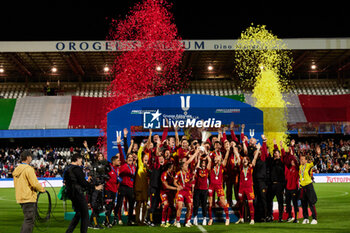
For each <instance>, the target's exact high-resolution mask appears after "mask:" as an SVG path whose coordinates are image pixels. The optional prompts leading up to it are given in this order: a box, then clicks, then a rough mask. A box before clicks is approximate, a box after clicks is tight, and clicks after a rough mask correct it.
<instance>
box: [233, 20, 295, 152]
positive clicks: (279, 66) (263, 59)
mask: <svg viewBox="0 0 350 233" xmlns="http://www.w3.org/2000/svg"><path fill="white" fill-rule="evenodd" d="M292 62H293V59H292V56H291V51H290V50H288V48H287V46H286V45H285V44H284V43H283V41H282V40H281V39H278V38H277V36H275V35H273V34H272V33H271V32H269V31H268V30H267V29H266V26H260V25H258V26H256V27H255V26H254V25H252V26H250V27H249V28H248V29H247V30H246V31H244V32H242V34H241V38H239V40H238V42H237V45H236V54H235V64H236V65H235V70H236V72H237V74H238V75H239V77H240V78H241V81H242V88H246V87H249V88H252V89H253V94H252V97H253V98H254V99H255V107H257V108H259V109H261V110H262V111H263V113H264V134H265V135H266V137H267V138H268V139H269V140H268V147H269V148H270V149H273V139H275V140H276V141H277V142H280V141H283V142H284V143H287V140H288V135H287V134H286V132H287V116H288V112H287V107H286V102H285V101H284V100H283V95H282V94H283V93H284V92H285V91H286V90H287V89H288V87H289V86H290V84H289V79H288V78H289V76H290V74H291V72H292Z"/></svg>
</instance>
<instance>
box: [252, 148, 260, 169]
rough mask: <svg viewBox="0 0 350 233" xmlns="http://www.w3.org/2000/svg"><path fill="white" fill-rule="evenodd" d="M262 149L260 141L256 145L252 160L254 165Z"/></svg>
mask: <svg viewBox="0 0 350 233" xmlns="http://www.w3.org/2000/svg"><path fill="white" fill-rule="evenodd" d="M260 149H261V145H260V143H258V144H257V145H256V150H255V151H254V158H253V161H252V165H253V167H255V164H256V160H257V159H258V156H259V153H260Z"/></svg>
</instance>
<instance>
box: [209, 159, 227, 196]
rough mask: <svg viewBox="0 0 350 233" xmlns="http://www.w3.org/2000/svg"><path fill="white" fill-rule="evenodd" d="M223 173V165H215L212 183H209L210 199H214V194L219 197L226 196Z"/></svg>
mask: <svg viewBox="0 0 350 233" xmlns="http://www.w3.org/2000/svg"><path fill="white" fill-rule="evenodd" d="M223 173H224V168H223V166H222V165H215V166H214V167H213V168H212V169H211V171H210V182H209V190H208V191H209V197H212V196H213V194H214V192H215V193H217V195H218V197H222V196H225V193H224V189H223V187H222V186H223V177H224V176H223Z"/></svg>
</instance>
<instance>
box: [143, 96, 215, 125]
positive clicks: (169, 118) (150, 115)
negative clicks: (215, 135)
mask: <svg viewBox="0 0 350 233" xmlns="http://www.w3.org/2000/svg"><path fill="white" fill-rule="evenodd" d="M190 100H191V96H180V107H181V109H182V110H183V111H184V112H183V114H178V113H174V114H168V115H166V114H163V113H161V112H160V110H159V109H157V110H154V111H144V112H143V128H144V129H160V128H161V127H163V128H170V127H178V128H188V127H197V128H201V127H205V128H207V127H210V128H213V127H214V128H220V127H221V120H216V119H215V118H208V119H206V120H204V119H200V117H199V116H192V115H189V114H188V110H189V109H190ZM165 118H166V119H165Z"/></svg>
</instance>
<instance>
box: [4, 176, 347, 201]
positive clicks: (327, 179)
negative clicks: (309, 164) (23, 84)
mask: <svg viewBox="0 0 350 233" xmlns="http://www.w3.org/2000/svg"><path fill="white" fill-rule="evenodd" d="M313 176H314V182H315V183H316V184H318V183H329V184H332V183H350V173H333V174H332V173H329V174H313ZM38 179H39V182H40V184H41V185H42V186H43V187H46V188H49V187H62V184H63V180H62V178H38ZM13 187H14V185H13V179H11V178H8V179H0V188H13ZM0 199H1V197H0Z"/></svg>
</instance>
